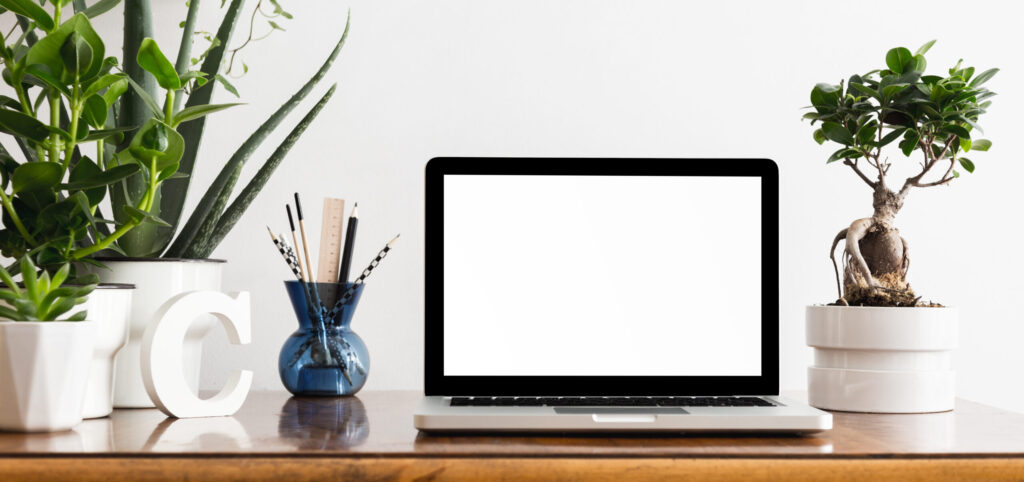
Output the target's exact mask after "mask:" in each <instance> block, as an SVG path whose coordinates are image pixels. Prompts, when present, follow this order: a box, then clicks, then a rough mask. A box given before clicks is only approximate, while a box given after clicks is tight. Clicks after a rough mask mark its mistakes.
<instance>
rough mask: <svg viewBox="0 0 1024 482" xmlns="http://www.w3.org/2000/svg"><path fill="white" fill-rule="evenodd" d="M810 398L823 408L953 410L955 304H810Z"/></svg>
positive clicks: (921, 411)
mask: <svg viewBox="0 0 1024 482" xmlns="http://www.w3.org/2000/svg"><path fill="white" fill-rule="evenodd" d="M806 315H807V316H806V317H807V324H806V334H807V344H808V345H809V346H811V347H813V348H814V365H813V366H811V367H809V368H808V369H807V388H808V401H809V402H810V404H811V405H813V406H815V407H818V408H823V409H826V410H840V411H848V412H872V413H926V412H943V411H948V410H952V409H953V406H954V403H955V398H956V395H955V390H954V388H955V373H954V372H953V370H952V360H951V358H952V357H951V354H952V351H953V349H954V348H956V344H957V319H958V314H957V310H956V309H955V308H889V307H871V306H808V307H807V312H806Z"/></svg>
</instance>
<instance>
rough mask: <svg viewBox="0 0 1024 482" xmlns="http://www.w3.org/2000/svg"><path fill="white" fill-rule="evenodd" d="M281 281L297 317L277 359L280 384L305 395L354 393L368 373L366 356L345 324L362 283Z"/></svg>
mask: <svg viewBox="0 0 1024 482" xmlns="http://www.w3.org/2000/svg"><path fill="white" fill-rule="evenodd" d="M284 285H285V289H286V290H287V291H288V298H289V299H290V300H291V302H292V308H294V309H295V316H296V318H298V320H299V329H298V330H296V331H295V333H292V335H291V336H289V337H288V339H287V340H285V342H284V346H283V347H281V355H280V357H278V360H277V361H278V369H279V371H280V373H281V382H282V383H284V387H285V388H287V389H288V391H289V392H292V393H293V394H295V395H305V396H340V395H353V394H355V393H356V392H358V391H359V389H361V388H363V385H364V384H366V377H367V376H368V375H369V374H370V354H369V352H368V351H367V349H366V344H365V343H363V340H362V338H359V335H357V334H356V333H355V332H354V331H352V329H351V328H350V325H351V324H352V314H353V313H354V312H355V310H356V305H357V304H358V303H359V298H360V297H361V296H362V294H363V287H364V286H365V285H362V284H359V285H353V284H352V283H302V282H300V281H285V282H284ZM339 300H340V301H341V302H340V303H339Z"/></svg>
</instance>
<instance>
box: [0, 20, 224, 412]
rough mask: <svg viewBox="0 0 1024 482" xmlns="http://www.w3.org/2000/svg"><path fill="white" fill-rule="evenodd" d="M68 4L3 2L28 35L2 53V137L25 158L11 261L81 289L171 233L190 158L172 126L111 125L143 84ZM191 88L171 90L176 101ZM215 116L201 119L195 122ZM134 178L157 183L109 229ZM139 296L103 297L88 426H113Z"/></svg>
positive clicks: (0, 248) (4, 161)
mask: <svg viewBox="0 0 1024 482" xmlns="http://www.w3.org/2000/svg"><path fill="white" fill-rule="evenodd" d="M64 3H66V2H55V3H54V4H53V5H52V7H50V9H46V8H44V7H42V6H39V5H34V4H32V2H14V1H10V0H3V1H0V6H3V7H4V8H6V9H7V10H6V11H5V12H4V13H3V15H4V16H10V17H16V18H17V20H18V24H19V25H20V26H21V28H22V34H21V35H20V36H18V37H17V39H16V40H15V41H14V42H13V43H11V44H7V43H6V42H2V43H0V59H2V61H3V63H4V76H3V78H4V81H5V82H6V83H7V85H8V86H9V87H10V92H11V95H10V96H3V97H0V132H2V133H3V134H5V135H8V136H10V137H12V138H13V140H14V141H15V143H16V145H17V146H18V147H19V150H20V151H21V152H20V154H21V155H20V156H19V157H20V159H15V156H14V155H12V153H10V152H8V151H7V150H6V149H4V148H3V147H0V177H2V178H0V204H2V210H3V229H0V252H2V254H3V255H4V256H7V257H11V258H20V257H23V256H30V257H31V259H32V260H33V261H34V262H35V263H36V264H37V265H38V266H39V267H40V268H42V269H43V270H45V271H46V272H47V273H49V274H50V275H55V273H56V272H57V270H58V269H62V268H63V267H64V266H67V265H68V263H72V264H71V265H70V266H71V268H70V274H69V276H70V279H69V283H75V282H81V280H80V279H79V276H78V274H80V273H79V271H80V270H78V269H77V266H78V265H79V264H81V263H93V264H95V261H93V260H92V259H91V257H92V256H94V255H95V254H96V253H98V252H101V251H103V250H107V249H111V248H112V247H116V246H117V242H118V241H119V240H120V239H122V238H123V237H124V236H126V235H128V234H129V233H130V232H131V231H132V230H134V229H137V228H139V227H140V226H146V225H150V224H154V225H155V224H161V223H162V221H161V220H160V219H159V218H158V217H156V216H155V215H154V214H153V206H154V205H155V204H156V202H157V201H158V199H159V198H158V195H159V191H158V189H159V186H160V185H161V184H162V182H164V181H165V180H167V179H170V178H172V177H173V176H174V175H175V173H176V170H177V165H178V162H179V160H180V158H181V155H182V152H183V150H184V149H183V141H182V139H181V137H180V136H179V135H177V133H176V132H175V131H174V130H173V127H172V126H171V125H170V124H168V123H167V122H166V121H165V119H149V120H147V121H146V122H144V123H142V124H140V125H132V126H127V125H126V126H120V127H112V126H111V124H112V121H111V119H112V118H113V116H111V115H108V114H109V113H110V111H111V110H112V109H113V108H114V107H115V106H116V105H117V104H118V103H119V102H120V101H121V98H122V96H123V94H124V93H125V92H126V91H127V90H128V89H129V88H130V84H131V82H132V81H131V79H130V78H129V77H128V76H127V75H125V74H124V73H122V72H119V71H118V68H119V65H118V62H117V61H116V59H114V58H112V57H105V56H104V54H105V46H104V43H103V40H102V39H101V37H100V36H99V35H98V34H97V33H96V32H95V30H94V29H93V27H92V25H91V22H90V20H89V17H90V16H91V15H97V14H99V13H102V12H101V11H100V10H96V9H83V11H82V12H79V13H77V14H74V15H65V14H66V13H67V12H66V11H65V8H64ZM109 3H110V2H100V3H97V4H96V5H97V6H104V5H109ZM62 20H63V21H62ZM10 38H14V36H13V35H12V36H11V37H10ZM140 45H141V47H142V48H141V49H140V58H141V59H143V62H145V63H147V65H150V64H152V62H151V61H148V60H149V59H150V58H151V57H153V56H154V55H155V54H154V52H156V53H158V52H159V49H158V48H157V47H156V44H155V43H154V42H153V41H152V40H151V39H143V40H142V41H141V42H140ZM151 68H152V67H151ZM190 78H193V79H196V78H198V74H196V73H192V74H190ZM194 82H198V81H194ZM187 87H188V86H186V85H180V86H176V87H174V88H169V89H168V91H167V96H168V98H172V97H173V96H174V95H175V93H176V92H180V91H181V90H183V89H185V88H187ZM210 111H212V109H210V108H205V109H197V112H195V114H194V115H199V114H204V113H208V112H210ZM181 117H182V115H181V114H179V115H178V117H175V119H174V121H180V120H181ZM116 144H122V146H121V147H120V148H118V147H117V146H116ZM93 148H94V149H95V150H93ZM93 152H94V153H95V154H92V153H93ZM94 159H95V160H94ZM134 176H140V177H144V178H145V179H146V183H145V185H144V187H143V190H142V191H140V193H141V195H140V196H139V198H138V199H137V200H134V202H132V203H130V204H123V205H118V206H117V209H118V211H119V212H120V213H121V214H122V215H121V216H116V217H115V219H114V220H108V219H105V216H103V214H102V210H101V207H100V204H101V203H102V202H103V201H104V200H105V198H106V193H107V186H110V185H114V184H116V183H118V182H119V181H121V180H123V179H125V178H128V177H134ZM76 280H78V281H76ZM133 288H134V287H133V286H131V285H124V284H121V285H110V284H107V285H104V286H103V289H101V290H99V291H97V292H96V293H95V294H94V295H93V296H92V298H91V301H90V304H91V311H90V312H91V313H92V317H93V321H95V322H96V325H97V326H96V328H95V330H96V332H97V334H96V339H97V341H98V343H97V344H96V353H95V358H94V363H95V364H96V369H95V370H93V371H92V372H91V375H90V378H89V384H88V393H89V396H88V398H87V401H86V404H85V406H86V416H87V417H98V416H105V415H107V414H109V413H110V411H111V409H112V408H111V406H110V397H111V393H110V392H111V390H112V386H113V383H112V380H111V376H112V373H111V371H110V363H111V359H112V357H113V356H114V354H116V353H117V351H118V350H119V349H120V348H121V346H123V345H124V343H125V342H126V340H127V331H126V328H125V327H126V319H125V313H126V311H127V310H128V305H129V304H130V300H131V290H132V289H133Z"/></svg>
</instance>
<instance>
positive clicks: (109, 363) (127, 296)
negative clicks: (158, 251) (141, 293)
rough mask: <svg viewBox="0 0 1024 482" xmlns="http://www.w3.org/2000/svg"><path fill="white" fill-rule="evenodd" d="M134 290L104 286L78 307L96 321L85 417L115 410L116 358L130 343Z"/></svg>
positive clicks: (121, 286) (124, 285) (105, 413)
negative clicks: (129, 320) (130, 314)
mask: <svg viewBox="0 0 1024 482" xmlns="http://www.w3.org/2000/svg"><path fill="white" fill-rule="evenodd" d="M134 290H135V286H134V285H129V284H101V285H99V286H97V287H96V289H95V290H93V292H92V293H90V294H89V300H88V301H86V302H85V303H84V304H83V305H81V306H78V307H75V311H78V310H86V311H88V312H89V314H88V316H89V319H90V320H93V321H95V322H96V334H95V344H94V346H93V351H92V363H91V365H90V367H89V381H88V383H87V384H86V388H85V401H84V402H83V404H82V418H99V417H106V416H107V415H110V413H111V412H113V411H114V356H115V355H117V353H118V352H119V351H121V349H122V348H124V346H125V345H126V344H127V343H128V315H129V313H130V312H131V308H132V291H134Z"/></svg>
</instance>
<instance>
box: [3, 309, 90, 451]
mask: <svg viewBox="0 0 1024 482" xmlns="http://www.w3.org/2000/svg"><path fill="white" fill-rule="evenodd" d="M95 330H96V323H95V322H92V321H77V322H75V321H72V322H67V321H0V430H13V431H19V432H53V431H58V430H68V429H70V428H71V427H73V426H75V425H77V424H78V423H79V422H81V421H82V400H83V398H85V383H86V379H87V376H88V374H89V360H90V358H92V347H93V333H94V331H95Z"/></svg>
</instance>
